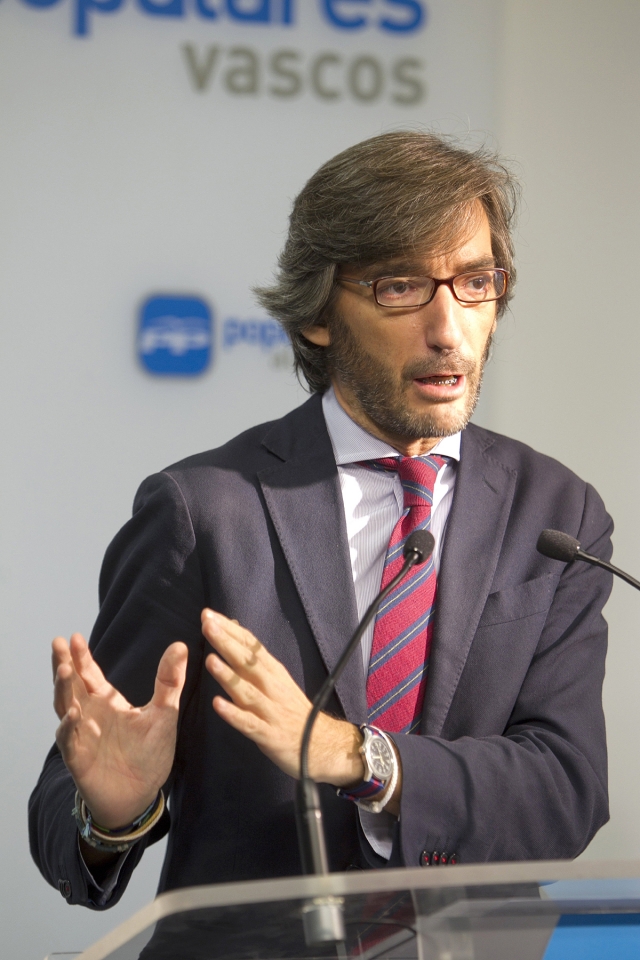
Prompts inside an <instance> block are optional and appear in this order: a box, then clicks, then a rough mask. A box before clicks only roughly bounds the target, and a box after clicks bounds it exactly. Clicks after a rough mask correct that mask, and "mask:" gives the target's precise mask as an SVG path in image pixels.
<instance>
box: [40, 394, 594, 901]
mask: <svg viewBox="0 0 640 960" xmlns="http://www.w3.org/2000/svg"><path fill="white" fill-rule="evenodd" d="M544 527H553V528H557V529H560V530H564V531H566V532H567V533H569V534H571V535H572V536H574V537H577V538H578V539H579V540H580V542H581V543H582V545H583V547H584V548H585V549H586V550H588V551H589V552H591V553H594V554H596V555H598V556H600V557H604V558H608V557H609V556H610V552H611V546H610V539H609V538H610V533H611V529H612V524H611V520H610V518H609V517H608V515H607V514H606V512H605V510H604V507H603V504H602V502H601V500H600V498H599V497H598V495H597V493H596V492H595V491H594V490H593V488H592V487H590V486H589V485H588V484H586V483H584V482H583V481H582V480H580V479H579V478H578V477H576V476H575V475H574V474H573V473H571V472H570V471H569V470H567V469H566V468H565V467H563V466H562V465H561V464H559V463H558V462H557V461H555V460H552V459H550V458H548V457H545V456H542V455H541V454H538V453H535V452H534V451H533V450H531V449H530V448H529V447H526V446H525V445H523V444H521V443H518V442H516V441H513V440H509V439H506V438H505V437H501V436H499V435H497V434H494V433H490V432H489V431H487V430H483V429H481V428H479V427H476V426H473V425H471V426H469V427H467V429H466V430H465V431H464V433H463V438H462V455H461V462H460V465H459V468H458V476H457V481H456V488H455V495H454V500H453V506H452V510H451V514H450V516H449V521H448V528H447V533H446V541H445V546H444V552H443V555H442V564H441V570H440V576H439V583H438V602H437V617H436V622H435V628H434V640H433V648H432V654H431V663H430V672H429V680H428V684H427V693H426V700H425V707H424V722H423V733H422V735H420V736H416V735H411V736H409V735H396V736H395V740H396V743H397V745H398V747H399V750H400V754H401V756H402V767H403V793H402V806H401V816H400V822H399V830H398V832H397V839H396V843H395V848H394V854H393V858H392V859H393V861H394V862H395V863H404V864H406V865H408V866H417V865H418V863H419V862H420V859H421V855H422V853H423V851H447V852H448V853H449V854H451V853H454V852H455V853H456V855H457V859H458V861H459V862H464V863H470V862H481V861H488V860H526V859H536V858H538V859H549V858H570V857H574V856H576V855H577V854H578V853H580V851H581V850H583V849H584V847H585V846H586V845H587V843H588V842H589V840H590V839H591V837H592V836H593V834H594V833H595V832H596V830H597V829H598V828H599V827H600V826H602V824H603V823H605V822H606V820H607V816H608V813H607V768H606V746H605V731H604V720H603V714H602V707H601V685H602V679H603V675H604V660H605V650H606V624H605V622H604V620H603V618H602V615H601V610H602V607H603V605H604V603H605V601H606V599H607V597H608V594H609V591H610V589H611V581H610V577H609V575H608V574H606V573H603V572H602V571H600V570H598V569H597V568H594V567H591V566H588V565H587V564H579V563H576V564H573V565H570V566H566V565H565V564H563V563H560V562H558V561H554V560H548V559H545V558H544V557H542V556H540V555H539V554H538V553H537V552H536V549H535V544H536V540H537V537H538V534H539V532H540V531H541V530H542V529H543V528H544ZM100 596H101V608H100V613H99V616H98V620H97V622H96V625H95V628H94V631H93V634H92V638H91V646H92V649H93V651H94V655H95V657H96V659H97V660H98V662H99V663H100V665H101V666H102V668H103V669H104V671H105V672H106V674H107V676H108V678H109V679H110V680H111V682H113V683H114V684H115V685H116V687H117V688H118V689H119V690H120V691H121V692H122V693H123V694H124V696H125V697H127V698H128V699H129V700H130V701H131V702H132V703H133V704H136V705H141V704H144V703H145V702H147V701H148V700H149V698H150V697H151V695H152V691H153V682H154V677H155V672H156V668H157V665H158V661H159V660H160V657H161V655H162V652H163V651H164V649H165V648H166V647H167V646H168V645H169V643H171V642H173V641H174V640H178V639H180V640H184V641H185V642H186V643H187V644H188V646H189V667H188V674H187V681H186V687H185V690H184V693H183V696H182V702H181V714H180V726H179V734H178V745H177V752H176V758H175V764H174V768H173V772H172V776H171V780H170V782H169V784H168V789H170V792H171V799H170V809H171V812H170V815H167V816H166V817H165V819H164V820H163V822H162V825H161V826H160V827H159V828H158V829H157V830H156V831H155V833H154V834H152V835H151V836H150V837H149V840H150V841H151V840H154V839H158V836H159V835H160V834H161V833H162V832H166V830H167V829H169V842H168V851H167V857H166V860H165V864H164V868H163V871H162V877H161V881H160V889H161V890H166V889H170V888H175V887H180V886H188V885H192V884H202V883H215V882H226V881H231V880H241V879H248V878H254V877H268V876H276V875H287V874H295V873H298V872H299V871H300V863H299V859H298V850H297V841H296V831H295V823H294V781H293V780H292V779H291V778H289V777H287V776H286V775H285V774H283V773H282V772H281V771H280V770H279V769H278V768H277V767H276V766H275V765H274V764H272V763H271V762H270V761H269V760H268V759H267V758H266V757H265V756H264V755H263V754H262V753H261V752H260V751H259V750H258V748H257V747H256V746H255V745H254V744H253V743H251V742H250V741H249V740H247V739H245V738H244V737H242V736H241V735H240V734H239V733H236V732H235V731H234V730H232V729H231V728H230V727H228V726H227V725H226V724H225V723H224V722H223V721H222V720H221V719H220V718H219V717H218V716H217V714H216V713H215V712H214V711H213V709H212V706H211V700H212V698H213V696H214V695H215V694H216V693H217V692H219V688H218V687H217V685H216V683H215V681H214V680H213V679H212V677H211V676H210V675H209V674H208V673H207V671H206V670H205V668H204V657H205V655H206V653H207V645H206V644H205V642H204V640H203V638H202V635H201V632H200V611H201V609H202V608H203V607H204V606H210V607H212V608H214V609H216V610H219V611H221V612H223V613H225V614H226V615H227V616H229V617H235V618H236V619H237V620H239V621H240V623H242V624H243V625H244V626H245V627H247V628H248V629H249V630H251V631H252V632H253V633H255V635H256V636H257V637H259V638H260V640H261V641H262V642H263V643H264V644H265V645H266V646H267V647H268V649H269V650H270V651H271V652H272V653H273V655H274V656H276V657H277V658H278V659H279V660H281V661H282V663H284V664H285V666H286V667H287V669H288V670H289V671H290V673H291V674H292V676H293V677H294V679H295V680H296V682H297V683H298V684H300V685H301V686H302V687H303V688H304V689H305V690H306V691H307V693H308V694H309V695H310V696H312V695H313V694H315V692H316V691H317V690H318V688H319V686H320V684H321V683H322V680H323V678H324V677H325V676H326V673H327V670H329V669H330V668H331V667H333V665H334V664H335V663H336V660H337V658H338V656H339V654H340V652H341V650H342V648H343V646H344V644H345V643H346V641H347V639H348V637H349V636H350V634H351V633H352V631H353V629H354V627H355V625H356V621H357V612H356V603H355V596H354V590H353V583H352V577H351V569H350V563H349V555H348V547H347V539H346V529H345V520H344V512H343V506H342V499H341V494H340V487H339V482H338V476H337V470H336V465H335V461H334V457H333V453H332V449H331V444H330V441H329V437H328V434H327V430H326V426H325V422H324V417H323V414H322V407H321V402H320V397H318V396H315V397H312V398H311V399H310V400H309V401H308V402H307V403H306V404H304V405H303V406H302V407H300V408H298V409H296V410H294V411H293V412H292V413H290V414H288V415H287V416H286V417H284V418H283V419H282V420H278V421H275V422H272V423H267V424H263V425H261V426H259V427H255V428H253V429H252V430H249V431H247V432H246V433H244V434H242V435H241V436H239V437H236V438H235V439H234V440H232V441H231V442H229V443H227V444H226V445H225V446H223V447H220V448H219V449H217V450H213V451H210V452H208V453H203V454H200V455H198V456H195V457H191V458H189V459H188V460H184V461H182V462H181V463H178V464H176V465H175V466H173V467H170V468H169V469H167V470H165V471H164V472H162V473H159V474H157V475H155V476H152V477H150V478H149V479H147V480H146V481H145V482H144V483H143V484H142V486H141V487H140V490H139V491H138V494H137V497H136V500H135V505H134V512H133V517H132V519H131V520H130V521H129V522H128V523H127V524H126V525H125V527H124V528H123V529H122V530H121V531H120V533H119V534H118V535H117V536H116V538H115V539H114V541H113V542H112V544H111V545H110V547H109V549H108V551H107V554H106V557H105V561H104V566H103V570H102V574H101V581H100ZM332 710H333V711H334V712H335V713H336V714H337V715H340V716H344V717H346V718H347V719H349V720H351V721H353V722H354V723H361V722H363V721H364V720H365V719H366V700H365V677H364V672H363V668H362V663H361V658H360V657H359V656H354V657H353V658H352V660H351V662H350V664H349V666H348V667H347V669H346V670H345V672H344V674H343V675H342V677H341V679H340V681H339V682H338V685H337V692H336V698H335V701H334V703H333V704H332ZM73 793H74V788H73V784H72V781H71V779H70V777H69V775H68V773H67V772H66V769H65V767H64V764H63V763H62V760H61V757H60V755H59V753H58V751H57V749H56V748H54V749H53V750H52V751H51V753H50V754H49V756H48V758H47V760H46V763H45V766H44V769H43V772H42V774H41V777H40V780H39V783H38V785H37V787H36V789H35V791H34V793H33V795H32V798H31V803H30V830H31V845H32V852H33V855H34V858H35V860H36V862H37V863H38V865H39V867H40V869H41V871H42V872H43V874H44V876H45V877H46V878H47V879H48V880H49V881H50V882H51V883H53V884H54V885H57V884H58V883H59V881H60V880H65V881H68V886H66V887H65V888H64V890H65V893H66V894H68V899H69V900H70V902H73V903H89V905H92V904H91V891H90V889H89V888H88V887H87V882H86V879H85V874H84V872H83V870H82V868H81V863H80V859H79V853H78V847H77V837H76V828H75V825H74V823H73V820H72V818H71V816H70V811H71V808H72V804H73ZM322 794H323V802H324V810H325V822H326V827H327V833H328V840H329V849H330V858H331V864H332V869H334V870H336V869H345V868H347V867H348V866H349V865H351V864H354V863H360V862H361V860H362V857H361V853H360V843H359V836H358V828H357V817H356V810H355V808H354V806H353V805H352V804H351V803H349V802H348V801H345V800H341V799H339V798H338V797H337V796H336V795H335V791H334V790H333V789H332V788H330V787H328V786H325V787H324V788H323V791H322ZM144 846H145V842H144V841H143V842H141V843H140V844H139V845H138V847H137V848H134V850H133V851H132V852H131V854H130V855H129V857H128V860H127V861H126V864H125V867H124V869H123V871H122V873H121V876H120V880H119V882H118V886H117V888H116V890H115V893H114V896H113V898H112V901H111V902H112V903H115V902H117V900H118V899H119V897H120V896H121V894H122V892H123V890H124V888H125V886H126V883H127V880H128V878H129V876H130V874H131V871H132V870H133V868H134V867H135V865H136V863H137V862H138V861H139V859H140V857H141V856H142V853H143V850H144Z"/></svg>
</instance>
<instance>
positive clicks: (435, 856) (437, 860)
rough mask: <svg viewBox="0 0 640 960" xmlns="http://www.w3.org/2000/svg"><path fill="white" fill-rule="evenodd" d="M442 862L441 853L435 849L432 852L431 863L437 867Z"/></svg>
mask: <svg viewBox="0 0 640 960" xmlns="http://www.w3.org/2000/svg"><path fill="white" fill-rule="evenodd" d="M439 864H440V854H439V853H438V852H437V851H436V850H434V851H433V853H432V854H431V865H432V866H434V867H437V866H438V865H439Z"/></svg>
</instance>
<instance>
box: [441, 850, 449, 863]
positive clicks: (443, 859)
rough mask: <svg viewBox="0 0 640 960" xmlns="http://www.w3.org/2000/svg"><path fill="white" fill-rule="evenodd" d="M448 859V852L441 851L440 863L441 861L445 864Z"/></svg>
mask: <svg viewBox="0 0 640 960" xmlns="http://www.w3.org/2000/svg"><path fill="white" fill-rule="evenodd" d="M448 859H449V857H448V856H447V854H446V853H441V854H440V863H441V864H443V865H444V864H445V863H446V862H447V860H448Z"/></svg>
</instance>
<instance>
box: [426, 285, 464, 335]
mask: <svg viewBox="0 0 640 960" xmlns="http://www.w3.org/2000/svg"><path fill="white" fill-rule="evenodd" d="M464 310H465V308H464V307H463V306H462V304H461V303H458V301H457V300H456V298H455V297H454V295H453V291H452V290H450V289H449V287H448V286H446V284H442V285H441V286H440V287H438V289H437V290H436V293H435V296H434V298H433V300H432V301H431V302H430V303H427V304H426V305H425V306H424V307H423V308H422V323H423V326H424V332H425V337H426V340H427V345H428V346H429V347H431V349H432V350H438V351H443V352H448V351H450V350H459V349H460V347H461V346H462V342H463V339H464V334H463V322H464V312H463V311H464Z"/></svg>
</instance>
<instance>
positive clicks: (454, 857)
mask: <svg viewBox="0 0 640 960" xmlns="http://www.w3.org/2000/svg"><path fill="white" fill-rule="evenodd" d="M457 862H458V855H457V853H452V854H451V856H450V857H449V866H453V865H454V863H457Z"/></svg>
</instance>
